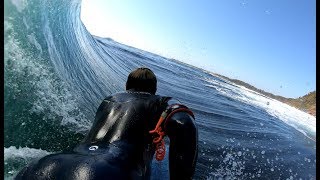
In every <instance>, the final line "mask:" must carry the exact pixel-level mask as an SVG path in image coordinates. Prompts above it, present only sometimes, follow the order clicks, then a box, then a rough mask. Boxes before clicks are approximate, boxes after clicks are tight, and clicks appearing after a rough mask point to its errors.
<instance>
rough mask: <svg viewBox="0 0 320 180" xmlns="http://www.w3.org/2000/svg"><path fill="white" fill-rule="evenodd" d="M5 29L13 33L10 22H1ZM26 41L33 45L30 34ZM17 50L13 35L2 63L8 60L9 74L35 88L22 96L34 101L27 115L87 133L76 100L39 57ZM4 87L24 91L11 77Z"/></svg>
mask: <svg viewBox="0 0 320 180" xmlns="http://www.w3.org/2000/svg"><path fill="white" fill-rule="evenodd" d="M5 27H6V28H5V31H8V30H12V31H13V29H12V26H11V24H10V22H8V21H5ZM5 33H6V32H5ZM30 37H32V38H31V39H32V41H33V43H36V42H37V40H36V38H35V36H34V35H33V34H31V35H30V36H29V38H30ZM29 40H30V39H29ZM35 46H36V48H37V49H38V51H40V52H42V48H41V46H40V44H39V43H36V45H35ZM20 47H21V46H20V43H19V41H18V40H17V39H15V37H14V33H12V34H10V35H8V36H7V39H6V40H5V46H4V52H5V60H4V62H5V66H6V65H8V64H9V60H10V71H11V72H13V73H14V74H15V75H16V77H22V78H25V79H26V80H28V81H29V82H28V83H29V85H30V86H32V87H35V88H34V89H35V90H36V91H35V92H24V93H26V94H27V93H32V94H33V95H35V96H36V97H37V98H36V100H35V101H34V102H33V108H32V109H31V113H44V120H46V119H52V118H54V117H61V125H65V126H68V127H70V129H71V130H74V131H76V132H82V131H87V130H88V129H89V128H90V125H91V122H90V121H89V120H88V119H87V118H86V116H85V115H84V114H83V113H82V112H81V110H80V109H79V108H78V106H79V105H78V102H77V99H78V97H76V95H75V94H72V93H71V92H70V91H69V88H68V85H67V84H65V83H64V82H61V81H60V80H59V79H58V78H57V76H55V74H53V70H52V69H51V67H50V66H48V65H47V64H46V61H45V60H44V59H42V58H41V57H40V56H38V57H35V56H34V55H32V54H30V53H29V52H26V51H24V49H23V48H20ZM35 54H36V53H35ZM7 70H8V69H6V71H7ZM8 71H9V70H8ZM5 84H6V85H7V86H8V87H12V88H14V89H15V91H17V92H19V91H20V92H21V91H24V90H25V89H24V88H18V87H19V85H17V84H18V82H16V78H15V77H5Z"/></svg>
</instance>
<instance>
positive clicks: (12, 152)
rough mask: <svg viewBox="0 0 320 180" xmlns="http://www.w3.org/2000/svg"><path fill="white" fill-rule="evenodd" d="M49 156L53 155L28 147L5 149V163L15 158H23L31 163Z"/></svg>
mask: <svg viewBox="0 0 320 180" xmlns="http://www.w3.org/2000/svg"><path fill="white" fill-rule="evenodd" d="M49 154H51V152H48V151H45V150H42V149H34V148H28V147H19V148H16V147H15V146H10V147H8V148H4V161H7V160H9V159H15V158H22V159H25V160H27V161H30V160H34V159H38V158H41V157H44V156H46V155H49Z"/></svg>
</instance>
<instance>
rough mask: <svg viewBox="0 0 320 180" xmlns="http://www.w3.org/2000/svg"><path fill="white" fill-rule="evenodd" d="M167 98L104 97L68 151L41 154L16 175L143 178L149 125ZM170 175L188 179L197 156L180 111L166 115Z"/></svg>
mask: <svg viewBox="0 0 320 180" xmlns="http://www.w3.org/2000/svg"><path fill="white" fill-rule="evenodd" d="M169 100H170V98H168V97H161V96H158V95H151V94H148V93H143V92H134V91H127V92H124V93H117V94H115V95H113V96H109V97H107V98H106V99H104V100H103V102H102V103H101V105H100V106H99V108H98V110H97V113H96V117H95V121H94V123H93V125H92V128H91V130H90V131H89V133H88V135H87V136H86V138H85V139H84V140H83V141H82V142H81V143H80V144H79V145H78V146H76V147H75V148H74V149H73V151H72V152H62V153H58V154H52V155H48V156H45V157H43V158H41V159H40V160H39V161H36V162H34V163H31V164H30V165H29V166H27V167H26V168H24V169H23V170H21V171H20V173H19V174H18V175H17V176H16V179H79V180H80V179H81V180H89V179H90V180H91V179H111V180H113V179H149V178H150V172H151V169H150V165H151V161H152V158H153V155H154V153H155V145H154V144H153V143H152V136H151V135H150V133H149V131H150V130H152V129H154V128H155V126H156V124H157V122H158V119H159V117H160V114H161V113H162V112H163V111H164V110H165V109H166V108H167V106H168V102H169ZM166 124H167V125H166V128H165V131H166V133H167V134H168V136H169V138H170V150H169V161H170V162H169V166H170V179H191V178H192V175H193V173H194V169H195V162H196V159H197V138H198V134H197V129H196V126H195V124H194V119H193V118H192V117H191V116H190V115H189V114H187V113H185V112H179V113H176V114H175V115H173V116H172V118H171V119H170V120H169V121H168V122H167V123H166Z"/></svg>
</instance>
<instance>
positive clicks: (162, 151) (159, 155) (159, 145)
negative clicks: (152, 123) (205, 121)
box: [149, 106, 194, 161]
mask: <svg viewBox="0 0 320 180" xmlns="http://www.w3.org/2000/svg"><path fill="white" fill-rule="evenodd" d="M184 107H185V106H184ZM182 111H184V112H187V113H188V114H190V115H191V116H192V117H193V118H194V115H193V113H192V111H190V110H189V109H187V108H181V107H179V108H177V109H175V110H173V111H172V112H170V113H169V114H168V111H167V110H165V111H164V112H163V113H162V114H161V116H160V118H159V121H158V123H157V125H156V127H155V129H154V130H151V131H149V133H150V134H157V137H155V138H153V143H154V144H156V160H157V161H161V160H163V159H164V156H165V155H166V147H165V143H164V140H163V138H164V136H165V135H166V133H165V132H164V130H163V129H162V127H161V124H162V123H163V121H166V120H167V119H170V118H171V116H173V114H174V113H176V112H182Z"/></svg>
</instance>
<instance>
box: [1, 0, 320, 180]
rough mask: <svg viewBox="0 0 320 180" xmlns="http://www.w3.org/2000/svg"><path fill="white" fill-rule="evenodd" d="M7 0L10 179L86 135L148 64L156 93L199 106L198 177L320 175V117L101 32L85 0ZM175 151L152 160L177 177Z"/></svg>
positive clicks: (156, 172) (164, 175) (159, 175)
mask: <svg viewBox="0 0 320 180" xmlns="http://www.w3.org/2000/svg"><path fill="white" fill-rule="evenodd" d="M4 5H5V17H4V26H5V28H4V33H5V39H4V44H5V46H4V48H5V54H4V55H5V59H4V64H5V69H4V71H5V72H4V76H5V79H4V80H5V82H4V86H5V89H4V93H5V96H4V106H5V113H4V117H5V118H4V135H5V136H4V151H5V154H4V156H5V159H4V163H5V167H4V170H5V174H4V176H5V178H6V179H11V178H12V177H14V175H15V174H16V173H17V172H18V171H19V170H20V169H22V168H23V167H24V166H25V165H26V164H27V163H29V162H31V161H33V160H36V159H39V158H41V157H43V156H45V155H47V154H51V153H55V152H59V151H62V150H65V149H68V148H72V147H73V146H74V145H75V144H77V143H78V142H79V141H80V140H81V139H82V138H83V137H84V135H85V133H86V132H87V131H88V129H89V128H90V125H91V123H92V120H93V119H94V114H95V111H96V109H97V107H98V105H99V104H100V103H101V101H102V99H104V97H106V96H108V95H110V94H111V93H115V92H117V91H123V90H124V86H125V81H126V77H127V75H128V73H129V72H130V71H132V70H134V69H135V68H137V67H141V66H146V67H149V68H150V69H152V70H153V71H154V72H155V74H156V75H157V78H158V92H157V94H160V95H164V96H172V97H175V98H176V99H178V100H180V101H181V102H182V103H184V104H186V105H187V106H188V107H190V108H191V109H192V111H193V112H194V113H195V117H196V124H197V126H198V129H199V157H198V162H197V166H196V172H195V176H194V179H300V178H301V179H316V140H315V139H316V128H315V124H316V118H315V117H313V116H310V115H308V114H306V113H304V112H301V111H299V110H297V109H294V108H292V107H289V106H287V105H285V104H283V103H280V102H278V101H276V100H272V99H269V98H267V97H264V96H261V95H259V94H258V93H255V92H252V91H250V90H247V89H245V88H243V87H239V86H237V85H235V84H233V83H231V82H228V81H227V80H224V79H222V78H220V77H218V76H217V75H215V74H213V73H210V72H207V71H204V70H202V69H199V68H196V67H193V66H190V65H187V64H183V63H181V62H179V61H176V60H172V59H167V58H165V57H161V56H159V55H156V54H153V53H150V52H146V51H143V50H139V49H136V48H134V47H129V46H126V45H123V44H120V43H117V42H115V41H113V40H112V39H109V38H100V37H96V36H93V35H91V34H90V33H89V32H88V31H87V30H86V28H85V26H84V25H83V24H82V22H81V20H80V9H81V1H79V0H56V1H52V0H29V1H23V0H5V1H4ZM104 23H107V22H104ZM167 148H168V146H167ZM167 158H168V157H167V156H166V158H165V160H164V161H163V162H156V161H154V162H153V165H152V167H153V170H152V172H153V175H152V179H168V159H167Z"/></svg>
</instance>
